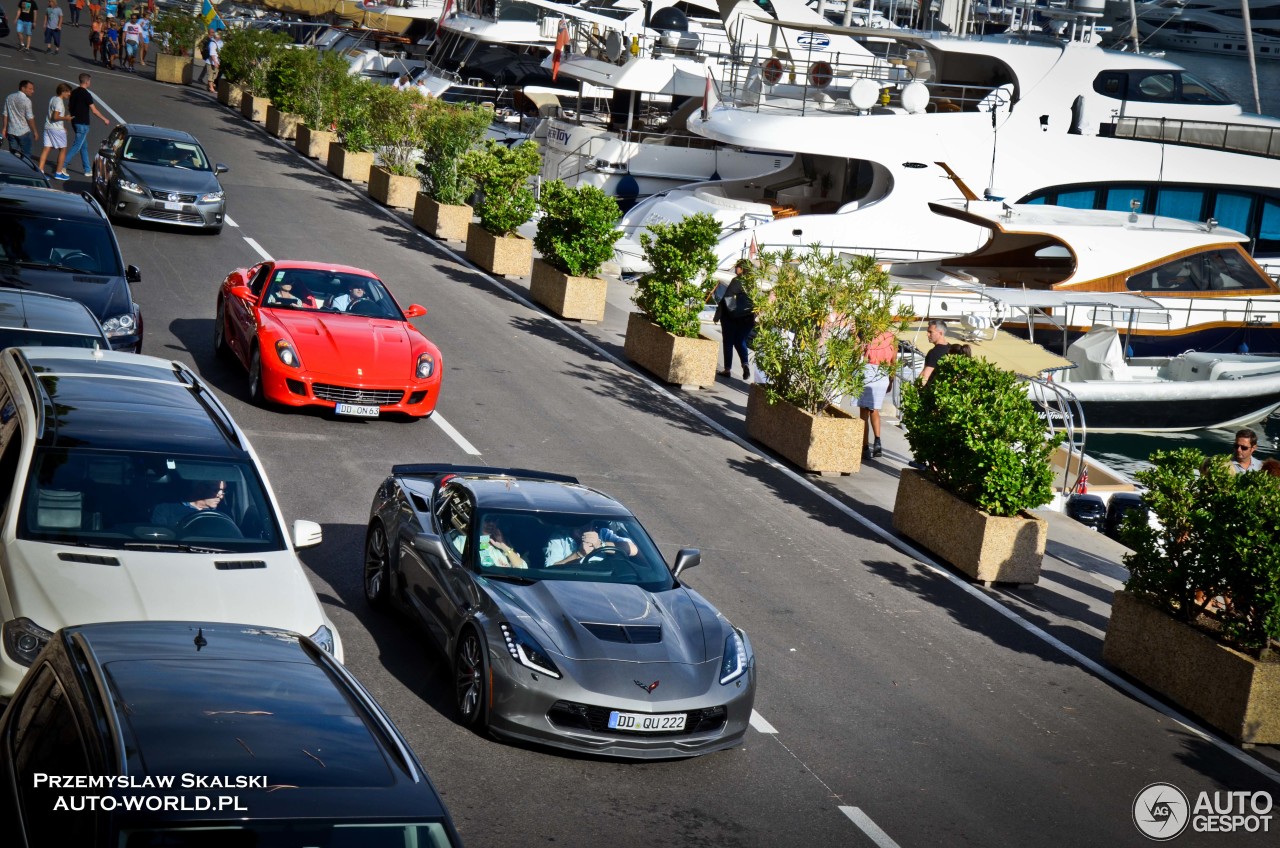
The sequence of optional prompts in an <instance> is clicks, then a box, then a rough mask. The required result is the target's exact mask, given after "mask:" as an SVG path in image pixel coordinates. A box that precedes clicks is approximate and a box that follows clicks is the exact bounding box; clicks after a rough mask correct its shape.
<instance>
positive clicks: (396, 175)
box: [369, 85, 426, 209]
mask: <svg viewBox="0 0 1280 848" xmlns="http://www.w3.org/2000/svg"><path fill="white" fill-rule="evenodd" d="M371 93H372V94H373V97H372V99H371V100H370V103H369V120H370V127H371V129H372V131H373V144H374V149H375V150H376V151H377V156H376V162H375V164H374V166H373V167H372V169H370V172H369V196H370V197H372V198H373V199H374V200H376V201H378V202H379V203H383V204H385V205H387V206H394V207H396V208H400V209H412V208H413V206H414V198H415V196H416V195H417V194H418V173H417V164H418V160H419V159H420V158H421V156H422V153H421V150H420V145H421V143H422V110H423V108H424V107H425V106H426V99H425V98H424V97H423V96H422V93H421V92H419V91H418V90H417V89H416V88H410V89H406V90H404V91H400V90H398V89H395V88H393V87H391V86H389V85H380V86H377V87H375V89H374V90H373V92H371Z"/></svg>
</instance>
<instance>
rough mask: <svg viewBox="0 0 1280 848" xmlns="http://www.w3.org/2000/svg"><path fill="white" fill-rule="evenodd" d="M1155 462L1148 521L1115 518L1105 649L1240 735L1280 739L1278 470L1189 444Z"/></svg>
mask: <svg viewBox="0 0 1280 848" xmlns="http://www.w3.org/2000/svg"><path fill="white" fill-rule="evenodd" d="M1151 463H1152V467H1151V468H1149V469H1147V470H1145V471H1140V472H1138V473H1137V475H1136V477H1137V480H1138V482H1139V483H1141V484H1142V485H1143V486H1145V487H1146V492H1145V494H1144V496H1143V497H1144V500H1145V501H1146V503H1147V506H1148V508H1149V509H1150V511H1151V514H1152V515H1153V516H1154V517H1155V518H1156V522H1154V523H1149V522H1148V521H1146V520H1145V518H1144V517H1142V516H1141V513H1138V514H1137V515H1136V516H1131V517H1129V518H1127V519H1126V523H1125V525H1124V526H1123V529H1122V531H1121V532H1122V539H1123V541H1124V542H1125V544H1126V545H1128V546H1129V548H1130V549H1131V550H1132V551H1133V552H1132V553H1130V554H1126V555H1125V558H1124V564H1125V566H1126V567H1128V569H1129V579H1128V580H1127V581H1126V583H1125V586H1124V589H1123V590H1122V591H1119V592H1117V593H1116V594H1115V597H1114V599H1113V601H1112V605H1111V620H1110V621H1109V622H1108V624H1107V636H1106V640H1105V641H1104V642H1103V646H1102V657H1103V659H1104V660H1106V662H1107V663H1109V664H1110V665H1112V666H1114V667H1115V668H1117V669H1119V670H1120V671H1123V672H1124V673H1125V674H1128V675H1129V676H1130V677H1133V678H1134V679H1136V680H1138V681H1139V682H1141V683H1142V684H1143V685H1145V686H1147V687H1149V688H1151V689H1154V690H1155V691H1157V692H1159V693H1161V694H1162V695H1164V696H1165V697H1167V698H1168V699H1169V700H1171V701H1173V702H1174V703H1176V704H1178V705H1179V706H1181V707H1183V708H1184V709H1187V710H1189V711H1190V712H1192V713H1195V714H1196V715H1197V716H1199V717H1200V718H1202V719H1204V720H1205V721H1206V722H1208V723H1209V724H1211V725H1213V726H1214V727H1216V728H1218V729H1219V730H1221V731H1222V732H1224V733H1225V734H1227V735H1228V736H1230V737H1231V738H1232V739H1234V740H1236V741H1238V742H1243V743H1249V744H1268V745H1273V744H1276V743H1280V535H1278V534H1277V533H1276V531H1275V528H1276V527H1277V526H1280V480H1277V479H1276V478H1274V477H1272V476H1271V475H1269V474H1265V473H1258V472H1254V473H1247V474H1234V475H1233V474H1231V473H1230V471H1228V469H1227V467H1226V463H1225V461H1218V462H1215V461H1210V462H1207V463H1206V462H1205V459H1204V456H1203V455H1202V454H1201V453H1200V452H1199V451H1197V450H1194V449H1190V448H1182V449H1179V450H1174V451H1160V452H1157V453H1156V454H1154V455H1153V456H1152V457H1151ZM1157 525H1158V526H1157Z"/></svg>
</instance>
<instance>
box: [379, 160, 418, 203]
mask: <svg viewBox="0 0 1280 848" xmlns="http://www.w3.org/2000/svg"><path fill="white" fill-rule="evenodd" d="M417 194H418V178H417V177H402V176H400V175H399V174H393V173H391V172H390V171H388V170H387V169H386V168H383V167H382V166H380V165H374V166H373V168H372V169H370V171H369V196H370V197H372V198H373V199H374V200H376V201H378V202H379V203H382V204H385V205H387V206H394V207H395V208H397V209H412V208H413V206H414V200H415V198H416V197H417Z"/></svg>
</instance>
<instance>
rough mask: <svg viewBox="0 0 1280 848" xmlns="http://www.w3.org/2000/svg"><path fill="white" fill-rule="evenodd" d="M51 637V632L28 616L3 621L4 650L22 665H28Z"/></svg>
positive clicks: (10, 657) (34, 659)
mask: <svg viewBox="0 0 1280 848" xmlns="http://www.w3.org/2000/svg"><path fill="white" fill-rule="evenodd" d="M52 638H53V634H52V633H50V632H49V631H48V630H45V629H44V628H43V627H41V626H40V625H38V624H36V623H35V622H34V621H32V620H31V619H29V618H15V619H13V620H12V621H6V622H5V623H4V652H5V653H6V654H8V655H9V659H11V660H13V661H14V662H16V663H18V664H19V665H22V666H27V667H30V665H31V664H32V663H33V662H35V661H36V657H38V656H40V652H41V651H42V650H44V646H45V645H47V644H49V640H50V639H52Z"/></svg>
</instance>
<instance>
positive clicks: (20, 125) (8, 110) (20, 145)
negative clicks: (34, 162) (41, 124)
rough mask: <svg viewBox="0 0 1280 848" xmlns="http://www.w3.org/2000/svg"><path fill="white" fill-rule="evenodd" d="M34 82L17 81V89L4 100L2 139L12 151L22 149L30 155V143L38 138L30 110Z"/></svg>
mask: <svg viewBox="0 0 1280 848" xmlns="http://www.w3.org/2000/svg"><path fill="white" fill-rule="evenodd" d="M35 93H36V84H35V83H33V82H32V81H31V80H22V81H21V82H19V83H18V90H17V91H15V92H13V94H10V95H9V96H8V97H6V98H5V101H4V140H5V144H7V145H8V146H9V149H10V150H11V151H13V152H14V153H17V152H18V151H22V152H23V153H24V154H26V155H27V156H28V157H29V156H31V149H32V145H34V144H35V143H36V142H38V141H39V140H40V135H39V133H37V132H36V116H35V113H34V112H32V111H31V95H33V94H35Z"/></svg>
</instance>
